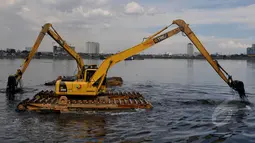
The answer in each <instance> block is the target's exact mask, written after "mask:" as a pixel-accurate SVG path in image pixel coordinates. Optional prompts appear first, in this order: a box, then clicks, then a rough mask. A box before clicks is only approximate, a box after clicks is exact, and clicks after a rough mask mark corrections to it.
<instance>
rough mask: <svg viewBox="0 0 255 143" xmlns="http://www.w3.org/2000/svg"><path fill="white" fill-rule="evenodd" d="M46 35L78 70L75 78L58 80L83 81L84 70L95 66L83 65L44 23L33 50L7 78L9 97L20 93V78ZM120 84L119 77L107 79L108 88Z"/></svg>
mask: <svg viewBox="0 0 255 143" xmlns="http://www.w3.org/2000/svg"><path fill="white" fill-rule="evenodd" d="M46 34H48V35H49V36H50V37H51V38H52V39H53V40H55V41H56V42H57V43H58V44H59V45H60V46H61V47H62V48H63V49H64V50H65V51H66V52H67V53H68V54H69V55H71V56H72V58H73V59H75V60H76V63H77V69H78V72H77V74H76V75H75V76H68V77H66V78H63V77H62V76H59V79H62V81H72V80H75V79H83V78H84V77H83V76H84V72H85V69H87V68H91V67H92V66H95V65H85V64H84V62H83V59H82V58H81V56H80V55H79V54H78V53H77V52H76V51H75V50H74V49H72V48H71V47H70V46H69V45H68V44H67V42H66V41H65V40H63V39H62V37H61V36H60V35H59V34H58V33H57V31H56V30H55V29H54V28H53V26H52V24H50V23H46V24H45V25H44V26H43V28H42V30H41V32H40V34H39V36H38V37H37V39H36V42H35V43H34V45H33V48H32V49H31V51H30V52H29V54H28V55H27V57H26V58H25V60H24V62H23V63H22V65H21V66H20V69H18V70H17V72H16V74H15V75H10V76H9V77H8V81H7V88H6V91H7V93H11V94H9V95H12V94H14V93H16V92H17V91H20V89H21V88H18V85H20V81H21V78H22V76H23V74H24V73H25V71H26V69H27V67H28V65H29V63H30V61H31V60H32V58H33V56H34V55H35V53H36V51H37V49H38V47H39V45H40V44H41V42H42V40H43V38H44V36H45V35H46ZM122 82H123V81H122V78H121V77H110V78H107V83H108V84H107V85H108V86H119V85H121V84H122ZM52 84H55V81H52Z"/></svg>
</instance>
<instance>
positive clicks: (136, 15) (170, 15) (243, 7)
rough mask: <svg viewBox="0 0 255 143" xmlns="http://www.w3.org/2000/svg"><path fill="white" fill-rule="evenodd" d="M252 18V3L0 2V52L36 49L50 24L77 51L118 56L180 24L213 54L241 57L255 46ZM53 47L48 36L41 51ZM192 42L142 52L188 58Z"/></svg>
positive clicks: (180, 40) (179, 40) (182, 39)
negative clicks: (88, 48)
mask: <svg viewBox="0 0 255 143" xmlns="http://www.w3.org/2000/svg"><path fill="white" fill-rule="evenodd" d="M254 13H255V1H254V0H1V3H0V20H1V23H0V30H1V32H0V43H1V48H0V49H6V48H14V49H17V50H18V49H19V50H24V49H25V47H32V46H33V45H34V42H35V40H36V38H37V36H38V34H39V33H40V30H41V27H42V26H43V25H44V24H45V23H52V25H53V27H54V29H55V30H56V31H57V32H58V33H59V34H60V35H61V37H62V38H63V39H64V40H66V42H67V43H68V44H69V45H72V46H75V47H76V51H78V52H85V45H86V42H88V41H93V42H99V43H100V52H105V53H116V52H119V51H122V50H125V49H128V48H131V47H132V46H135V45H137V44H139V43H141V42H142V40H143V38H144V37H148V36H150V35H151V34H153V33H155V32H157V31H158V30H160V29H162V28H164V27H165V26H168V25H170V24H172V21H173V20H176V19H182V20H184V21H185V22H186V23H187V24H189V26H190V28H191V30H192V31H193V32H194V33H195V35H196V36H197V37H198V39H199V40H200V41H201V43H202V44H203V45H204V47H205V48H206V49H207V51H208V52H209V53H216V52H217V53H221V54H240V53H246V48H247V47H250V46H251V44H253V43H255V37H254V33H255V17H254ZM176 27H177V26H176V25H171V26H170V27H169V28H168V29H167V30H171V29H174V28H176ZM53 42H54V41H53V39H52V38H51V37H50V36H49V35H46V37H45V38H44V39H43V41H42V43H41V45H40V47H39V49H38V51H52V45H53V44H54V43H53ZM189 42H191V41H190V40H189V39H188V37H187V36H184V35H183V34H182V33H179V34H177V35H174V36H173V37H170V38H168V39H166V40H164V41H162V42H160V43H158V44H156V45H154V46H153V47H151V48H149V49H147V50H145V51H143V52H142V53H153V54H160V53H166V52H167V53H172V54H178V53H186V52H187V44H188V43H189ZM194 49H195V50H194V51H195V52H197V51H198V50H196V48H195V47H194Z"/></svg>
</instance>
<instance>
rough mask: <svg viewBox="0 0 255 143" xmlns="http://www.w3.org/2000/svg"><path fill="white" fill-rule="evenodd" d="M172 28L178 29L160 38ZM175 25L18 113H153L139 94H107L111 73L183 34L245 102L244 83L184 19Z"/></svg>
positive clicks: (20, 106) (46, 93)
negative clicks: (235, 76)
mask: <svg viewBox="0 0 255 143" xmlns="http://www.w3.org/2000/svg"><path fill="white" fill-rule="evenodd" d="M172 24H175V25H177V26H178V27H177V28H175V29H173V30H171V31H168V32H165V33H163V34H160V33H162V32H163V31H164V30H166V29H167V28H168V27H170V26H171V25H172ZM172 24H171V25H169V26H167V27H165V28H163V29H162V30H160V31H158V32H156V33H155V34H153V35H151V36H149V37H148V38H146V40H145V41H143V42H142V43H140V44H138V45H136V46H134V47H132V48H129V49H127V50H124V51H122V52H119V53H117V54H115V55H112V56H110V57H108V58H107V59H105V60H104V61H103V62H102V63H101V65H100V66H99V67H97V66H93V67H90V68H86V69H85V70H84V73H82V77H83V78H79V79H77V80H74V81H63V80H58V81H57V82H56V85H55V91H41V92H39V93H38V94H36V95H35V96H34V97H33V98H32V99H25V100H23V101H22V102H21V103H19V104H18V106H17V111H25V110H30V111H38V112H40V111H56V112H70V111H77V110H78V111H79V110H99V109H120V110H124V109H138V108H142V109H150V108H152V105H151V103H149V102H148V101H147V100H146V99H145V98H144V97H143V95H141V94H140V93H138V92H134V91H131V92H119V93H114V92H110V91H107V89H106V88H105V84H106V82H105V81H106V76H107V73H108V71H109V69H110V68H111V67H112V66H114V65H115V64H117V63H118V62H121V61H123V60H125V59H126V58H128V57H130V56H132V55H135V54H137V53H139V52H141V51H143V50H146V49H148V48H149V47H152V46H153V45H155V44H158V43H160V42H162V41H163V40H165V39H167V38H170V37H171V36H173V35H175V34H178V33H179V32H183V33H185V35H186V36H187V37H188V38H189V39H190V40H191V41H192V43H193V44H194V45H195V46H196V48H197V49H198V50H199V52H200V53H201V54H202V55H203V56H204V57H205V59H206V60H207V61H208V62H209V64H210V65H211V66H212V67H213V69H214V70H215V71H216V72H217V73H218V75H219V76H220V77H221V78H222V79H223V80H224V81H225V82H226V83H227V84H228V85H229V87H231V88H232V89H234V90H236V91H237V92H238V93H239V95H240V97H241V98H244V97H245V96H246V95H245V90H244V84H243V82H242V81H238V80H233V79H232V76H231V75H229V74H228V73H227V72H226V71H225V70H224V69H223V68H222V67H221V66H220V64H219V63H218V62H217V61H216V60H213V59H212V57H211V56H210V55H209V53H208V52H207V50H206V49H205V48H204V46H203V45H202V43H201V42H200V41H199V40H198V38H197V37H196V35H195V34H194V32H193V31H192V30H191V29H190V28H189V25H188V24H186V23H185V21H183V20H181V19H178V20H174V21H173V22H172ZM159 34H160V35H159ZM60 44H61V43H60Z"/></svg>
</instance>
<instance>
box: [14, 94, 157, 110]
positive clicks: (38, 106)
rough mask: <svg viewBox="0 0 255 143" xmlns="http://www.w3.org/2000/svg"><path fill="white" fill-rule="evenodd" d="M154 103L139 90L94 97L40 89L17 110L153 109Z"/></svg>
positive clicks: (19, 105)
mask: <svg viewBox="0 0 255 143" xmlns="http://www.w3.org/2000/svg"><path fill="white" fill-rule="evenodd" d="M151 108H152V105H151V103H149V102H148V101H147V100H146V99H145V98H144V97H143V96H142V95H141V94H140V93H139V92H105V93H103V94H100V95H98V96H93V97H84V98H80V97H74V96H71V97H67V96H56V95H55V93H54V91H40V92H39V93H37V94H36V95H35V96H34V97H33V98H32V99H25V100H23V101H22V102H20V103H19V104H18V106H17V109H16V111H19V112H21V111H36V112H43V111H46V112H61V113H66V112H79V111H89V110H93V111H95V110H124V109H126V110H132V109H151Z"/></svg>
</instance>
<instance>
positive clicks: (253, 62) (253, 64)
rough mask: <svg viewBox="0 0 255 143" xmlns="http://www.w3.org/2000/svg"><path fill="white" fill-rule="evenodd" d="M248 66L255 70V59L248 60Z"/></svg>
mask: <svg viewBox="0 0 255 143" xmlns="http://www.w3.org/2000/svg"><path fill="white" fill-rule="evenodd" d="M246 63H247V66H248V67H250V68H253V69H254V68H255V59H247V60H246Z"/></svg>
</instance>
